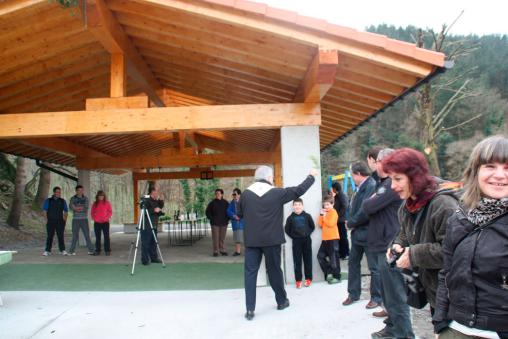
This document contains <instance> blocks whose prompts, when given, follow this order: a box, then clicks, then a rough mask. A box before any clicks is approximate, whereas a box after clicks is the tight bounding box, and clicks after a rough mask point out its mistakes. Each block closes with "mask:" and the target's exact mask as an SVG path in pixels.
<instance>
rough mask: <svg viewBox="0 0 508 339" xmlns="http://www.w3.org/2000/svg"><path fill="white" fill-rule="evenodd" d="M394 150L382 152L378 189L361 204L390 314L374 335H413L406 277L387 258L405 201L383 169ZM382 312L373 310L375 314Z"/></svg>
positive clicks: (384, 300) (388, 149)
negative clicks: (384, 159)
mask: <svg viewBox="0 0 508 339" xmlns="http://www.w3.org/2000/svg"><path fill="white" fill-rule="evenodd" d="M392 152H394V150H393V149H390V148H386V149H383V150H382V151H380V152H379V154H378V156H377V161H376V172H377V174H378V177H379V183H378V187H377V189H376V193H375V194H374V195H373V196H372V197H371V198H369V199H366V200H364V202H363V205H362V207H363V210H364V211H365V213H367V215H368V216H369V220H370V221H369V228H368V235H367V243H368V249H369V251H370V252H371V253H372V254H373V255H374V256H375V258H376V261H377V263H378V266H379V274H380V277H381V296H382V299H383V305H384V307H385V309H386V313H387V314H388V319H387V320H385V323H386V327H385V328H383V329H382V330H380V331H378V332H375V333H372V338H379V339H380V338H388V337H389V338H414V333H413V330H412V326H411V316H410V313H409V305H408V304H407V303H406V293H405V291H406V290H405V286H404V278H403V277H402V274H401V273H400V269H399V268H397V267H390V266H389V265H388V264H387V262H386V250H387V248H388V247H390V245H391V243H392V242H393V239H395V237H396V236H397V234H398V233H399V230H400V223H399V218H398V215H397V212H398V210H399V208H400V205H401V204H402V199H400V197H399V195H398V194H397V193H395V192H394V191H393V190H392V188H391V185H392V180H391V179H390V177H388V174H386V173H385V172H384V171H383V165H382V164H381V161H382V160H383V158H385V157H387V156H388V155H389V154H390V153H392ZM381 312H383V311H381ZM381 312H374V315H378V314H380V313H381ZM383 313H384V312H383Z"/></svg>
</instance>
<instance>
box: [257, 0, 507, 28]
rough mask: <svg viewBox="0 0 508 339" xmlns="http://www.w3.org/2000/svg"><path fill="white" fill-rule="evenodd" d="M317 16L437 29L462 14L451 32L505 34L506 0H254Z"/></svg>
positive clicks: (364, 24) (334, 20) (337, 20)
mask: <svg viewBox="0 0 508 339" xmlns="http://www.w3.org/2000/svg"><path fill="white" fill-rule="evenodd" d="M255 1H257V2H262V3H266V4H267V5H269V6H272V7H278V8H283V9H288V10H292V11H296V12H298V13H299V14H303V15H307V16H311V17H317V18H320V19H324V20H326V21H328V22H332V23H335V24H339V25H342V26H347V27H351V28H355V29H358V30H362V31H363V30H365V27H367V26H369V25H378V24H382V23H386V24H392V25H394V26H402V27H405V26H408V25H414V26H416V27H421V28H432V29H434V30H435V31H439V30H440V28H441V26H442V24H443V23H446V24H448V25H449V24H451V23H452V22H453V21H454V20H455V18H457V16H458V15H459V14H460V12H461V11H462V10H464V14H463V15H462V16H461V18H460V19H459V20H458V21H457V23H456V24H455V25H454V26H453V28H452V30H451V31H450V33H451V34H465V35H467V34H477V35H484V34H508V20H507V17H508V14H507V13H508V1H507V0H420V1H411V0H405V1H403V0H348V1H344V0H255Z"/></svg>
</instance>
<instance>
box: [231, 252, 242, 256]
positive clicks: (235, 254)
mask: <svg viewBox="0 0 508 339" xmlns="http://www.w3.org/2000/svg"><path fill="white" fill-rule="evenodd" d="M239 255H242V254H241V253H239V252H235V253H233V257H238V256H239Z"/></svg>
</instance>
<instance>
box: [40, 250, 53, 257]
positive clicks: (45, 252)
mask: <svg viewBox="0 0 508 339" xmlns="http://www.w3.org/2000/svg"><path fill="white" fill-rule="evenodd" d="M49 255H51V252H48V251H44V252H43V253H42V256H44V257H47V256H49Z"/></svg>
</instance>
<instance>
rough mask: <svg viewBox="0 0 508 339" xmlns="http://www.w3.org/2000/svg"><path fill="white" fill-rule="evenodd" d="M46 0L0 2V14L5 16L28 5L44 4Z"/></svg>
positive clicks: (28, 6)
mask: <svg viewBox="0 0 508 339" xmlns="http://www.w3.org/2000/svg"><path fill="white" fill-rule="evenodd" d="M46 3H47V0H16V1H5V2H0V16H7V15H10V14H13V13H16V12H20V11H22V10H25V9H27V8H30V7H35V6H39V5H41V4H42V5H45V4H46Z"/></svg>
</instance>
